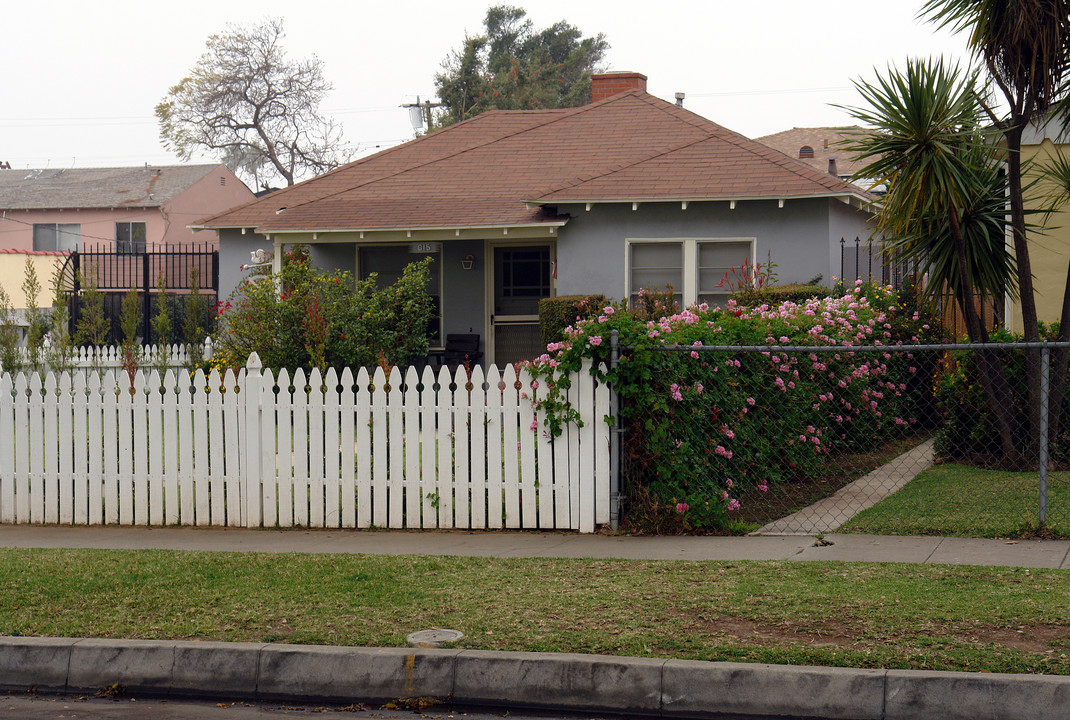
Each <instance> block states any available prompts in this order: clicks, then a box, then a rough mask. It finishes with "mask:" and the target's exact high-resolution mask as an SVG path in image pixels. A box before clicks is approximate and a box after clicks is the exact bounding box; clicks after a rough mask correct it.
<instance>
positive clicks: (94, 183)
mask: <svg viewBox="0 0 1070 720" xmlns="http://www.w3.org/2000/svg"><path fill="white" fill-rule="evenodd" d="M218 167H219V165H218V164H215V165H164V166H156V167H149V166H146V167H120V168H67V169H58V170H0V208H2V209H4V210H54V209H74V208H85V209H89V208H119V207H142V208H144V207H159V206H161V205H163V204H165V203H167V202H169V201H170V200H171V199H173V198H174V197H175V196H176V195H178V194H179V193H181V192H183V191H184V190H186V189H187V188H188V187H189V186H190V185H193V184H194V183H195V182H197V181H198V180H200V179H201V178H203V177H204V176H205V175H207V174H208V173H210V172H212V171H213V170H215V169H216V168H218Z"/></svg>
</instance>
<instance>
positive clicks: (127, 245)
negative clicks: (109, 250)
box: [115, 222, 145, 255]
mask: <svg viewBox="0 0 1070 720" xmlns="http://www.w3.org/2000/svg"><path fill="white" fill-rule="evenodd" d="M115 252H116V253H117V254H119V255H140V254H144V252H145V223H143V222H117V223H115Z"/></svg>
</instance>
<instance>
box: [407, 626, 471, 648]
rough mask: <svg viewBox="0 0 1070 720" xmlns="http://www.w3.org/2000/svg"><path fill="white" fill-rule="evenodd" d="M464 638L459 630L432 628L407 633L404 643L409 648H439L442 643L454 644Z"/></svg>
mask: <svg viewBox="0 0 1070 720" xmlns="http://www.w3.org/2000/svg"><path fill="white" fill-rule="evenodd" d="M463 637H464V633H463V632H461V631H460V630H447V629H446V628H432V629H430V630H417V631H416V632H414V633H409V635H407V636H406V637H405V641H406V642H407V643H409V647H417V648H434V647H441V646H442V644H443V643H449V642H456V641H458V640H460V639H461V638H463Z"/></svg>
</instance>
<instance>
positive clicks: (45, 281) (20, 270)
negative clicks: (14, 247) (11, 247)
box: [0, 250, 66, 309]
mask: <svg viewBox="0 0 1070 720" xmlns="http://www.w3.org/2000/svg"><path fill="white" fill-rule="evenodd" d="M27 259H29V261H30V262H31V263H32V264H33V266H34V269H35V270H36V271H37V281H38V282H39V283H40V284H41V292H40V293H39V294H38V296H37V306H38V307H52V272H53V269H54V268H55V267H57V266H60V265H62V264H63V261H64V260H66V256H65V255H61V254H58V253H34V252H29V253H27V252H15V251H2V250H0V287H2V288H4V292H6V293H7V296H8V298H10V300H11V307H12V308H16V309H19V308H25V307H26V294H25V293H24V292H23V291H22V283H23V281H24V280H25V278H26V260H27Z"/></svg>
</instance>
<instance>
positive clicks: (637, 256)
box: [628, 238, 755, 307]
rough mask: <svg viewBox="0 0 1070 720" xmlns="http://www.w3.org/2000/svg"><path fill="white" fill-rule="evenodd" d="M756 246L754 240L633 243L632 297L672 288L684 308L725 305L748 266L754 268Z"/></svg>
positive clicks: (630, 249) (630, 263)
mask: <svg viewBox="0 0 1070 720" xmlns="http://www.w3.org/2000/svg"><path fill="white" fill-rule="evenodd" d="M754 245H755V241H754V238H725V239H698V238H674V239H666V240H640V239H636V240H629V241H628V298H629V300H631V301H634V300H635V298H636V296H637V294H638V292H639V289H640V288H660V289H664V288H665V286H667V285H672V287H673V296H674V298H675V299H676V302H677V303H679V304H680V306H681V307H687V306H689V305H693V304H695V303H702V302H704V303H707V304H709V305H711V306H714V305H724V304H725V303H726V302H727V301H728V297H729V296H730V295H731V294H732V291H733V290H735V288H736V286H737V284H738V279H739V278H737V275H739V274H740V273H741V272H744V271H743V270H742V269H741V268H742V266H743V265H744V263H745V262H746V263H747V264H748V266H749V267H753V265H754ZM726 275H727V276H728V278H729V281H728V282H727V283H725V282H723V280H724V278H725V276H726Z"/></svg>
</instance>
